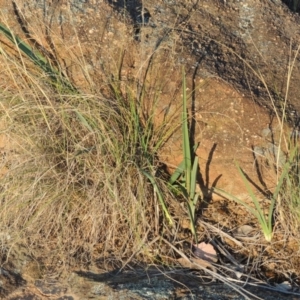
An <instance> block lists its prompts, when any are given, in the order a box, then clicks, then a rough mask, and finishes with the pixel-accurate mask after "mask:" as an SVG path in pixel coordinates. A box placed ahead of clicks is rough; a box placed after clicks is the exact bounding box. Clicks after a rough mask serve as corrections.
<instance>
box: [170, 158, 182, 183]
mask: <svg viewBox="0 0 300 300" xmlns="http://www.w3.org/2000/svg"><path fill="white" fill-rule="evenodd" d="M184 170H185V166H184V161H182V162H181V163H180V164H179V166H178V167H177V168H176V170H175V171H174V173H173V174H172V176H171V178H170V179H169V183H170V184H171V185H172V184H174V183H175V182H176V181H177V180H178V179H179V178H180V176H181V175H182V174H183V173H184Z"/></svg>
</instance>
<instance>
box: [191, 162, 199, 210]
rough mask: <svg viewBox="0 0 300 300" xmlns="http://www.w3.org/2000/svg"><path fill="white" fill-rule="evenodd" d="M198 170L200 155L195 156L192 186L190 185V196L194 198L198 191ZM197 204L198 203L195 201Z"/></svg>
mask: <svg viewBox="0 0 300 300" xmlns="http://www.w3.org/2000/svg"><path fill="white" fill-rule="evenodd" d="M197 171H198V157H197V156H196V157H195V160H194V164H193V169H192V173H191V187H190V193H191V194H190V198H191V199H193V198H194V195H195V192H196V184H197ZM193 203H194V204H195V205H196V203H195V202H193Z"/></svg>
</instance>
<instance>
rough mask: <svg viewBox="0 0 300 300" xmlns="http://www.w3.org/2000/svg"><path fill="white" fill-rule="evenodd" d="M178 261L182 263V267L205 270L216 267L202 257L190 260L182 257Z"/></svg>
mask: <svg viewBox="0 0 300 300" xmlns="http://www.w3.org/2000/svg"><path fill="white" fill-rule="evenodd" d="M177 261H178V262H179V263H180V265H181V266H182V267H184V268H187V269H194V270H203V268H204V269H206V268H210V269H214V267H213V266H212V265H211V264H210V263H209V262H207V261H205V260H203V259H201V258H194V259H192V260H188V259H185V258H183V257H182V258H179V259H178V260H177Z"/></svg>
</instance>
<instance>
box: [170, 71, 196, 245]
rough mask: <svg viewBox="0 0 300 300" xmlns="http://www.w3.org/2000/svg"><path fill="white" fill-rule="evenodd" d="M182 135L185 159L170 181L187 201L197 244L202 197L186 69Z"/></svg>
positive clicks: (183, 74)
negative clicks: (188, 111)
mask: <svg viewBox="0 0 300 300" xmlns="http://www.w3.org/2000/svg"><path fill="white" fill-rule="evenodd" d="M182 102H183V106H182V137H183V143H182V145H183V161H182V163H181V164H180V165H179V166H178V167H177V169H176V170H175V171H174V173H173V175H172V176H171V178H170V180H169V183H170V184H171V185H176V186H177V188H179V191H180V192H181V193H182V194H183V196H184V198H185V199H186V201H187V209H188V214H189V218H190V224H191V225H190V228H191V232H192V234H193V236H194V239H195V242H196V244H198V238H197V233H196V227H195V226H196V208H197V204H198V200H199V198H200V195H199V193H197V192H196V186H197V175H198V172H199V164H198V157H197V156H196V155H195V151H196V149H197V147H198V145H196V147H194V149H193V151H192V149H191V143H190V135H189V130H188V113H187V95H186V76H185V72H184V69H183V71H182Z"/></svg>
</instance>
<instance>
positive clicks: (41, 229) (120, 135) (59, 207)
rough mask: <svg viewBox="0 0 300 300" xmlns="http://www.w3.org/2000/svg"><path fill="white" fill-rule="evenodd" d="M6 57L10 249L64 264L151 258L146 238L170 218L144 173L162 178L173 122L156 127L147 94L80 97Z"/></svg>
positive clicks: (4, 226) (2, 224) (4, 229)
mask: <svg viewBox="0 0 300 300" xmlns="http://www.w3.org/2000/svg"><path fill="white" fill-rule="evenodd" d="M3 53H6V52H4V50H3ZM0 59H1V65H2V66H5V67H3V73H2V76H4V78H6V79H5V82H6V88H4V87H3V86H2V87H1V91H0V92H1V120H0V123H1V127H2V135H5V137H6V141H7V148H6V149H8V147H9V148H10V149H11V151H9V152H7V155H6V158H5V159H4V161H3V164H6V166H7V171H6V173H5V175H4V176H3V177H2V178H1V190H0V198H1V210H0V220H1V221H0V232H1V233H3V234H2V240H1V241H0V242H1V243H2V245H1V248H2V249H3V251H8V252H14V251H15V250H16V249H17V247H18V244H23V245H26V246H27V247H28V251H29V253H32V254H34V256H35V257H41V256H44V255H45V256H48V255H49V254H50V253H51V257H50V259H52V260H54V261H56V262H57V261H60V262H61V263H62V264H64V265H69V264H72V263H73V262H76V263H78V262H80V261H81V262H90V261H93V260H96V259H97V258H99V257H101V258H105V257H107V258H109V257H111V256H114V257H115V259H116V260H118V259H119V260H123V259H124V258H125V257H127V258H128V257H130V256H131V255H132V254H133V253H135V254H137V257H140V258H143V260H152V259H153V254H150V250H151V249H152V247H153V245H151V247H147V243H146V241H147V242H149V241H150V240H151V236H152V237H153V236H154V233H155V231H156V232H158V231H161V230H162V228H163V227H164V226H165V225H164V223H165V219H164V218H163V212H162V211H161V210H160V209H158V207H159V203H158V200H157V198H156V196H155V194H154V189H153V185H152V184H151V183H150V182H149V180H148V179H147V177H146V176H144V174H143V173H142V172H147V174H152V175H154V174H156V172H158V169H159V164H158V160H157V158H156V153H157V150H158V149H159V147H160V146H161V145H163V143H164V142H165V141H166V140H167V137H168V134H169V130H170V129H169V128H168V126H167V125H166V124H167V123H165V124H163V126H156V127H155V126H154V124H153V123H152V122H153V118H152V115H153V111H152V109H153V108H150V110H148V112H147V115H145V118H143V116H142V114H141V111H142V104H141V102H142V97H141V98H140V99H137V98H136V97H135V95H134V93H133V92H129V91H127V92H126V94H124V93H122V91H121V88H120V86H119V84H118V82H117V81H111V82H110V83H109V84H108V86H107V88H106V95H107V96H106V97H104V96H101V95H100V96H99V94H98V95H95V94H93V93H92V92H91V94H87V93H81V92H79V91H77V90H76V89H75V88H74V89H73V88H71V85H69V86H65V85H64V84H63V83H62V81H56V82H55V84H54V83H53V82H52V83H51V80H50V79H49V78H48V77H47V75H46V74H45V72H42V71H41V70H39V69H38V67H37V66H35V65H34V64H32V63H31V62H30V61H28V58H26V57H25V56H24V55H23V54H20V53H17V56H15V57H12V56H11V57H9V56H8V55H2V56H1V58H0ZM128 90H129V89H128ZM143 97H146V96H145V95H143ZM148 100H149V99H148ZM152 101H153V102H152V104H153V107H155V101H156V100H155V99H154V100H153V99H152ZM148 104H149V101H148ZM155 180H156V187H159V188H160V189H161V190H165V192H164V201H170V199H169V200H168V197H169V196H168V195H169V193H168V192H167V188H166V186H165V185H166V184H165V183H164V182H163V181H162V180H159V178H156V179H155ZM157 247H159V245H156V248H157ZM15 248H16V249H15ZM16 251H17V250H16Z"/></svg>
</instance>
